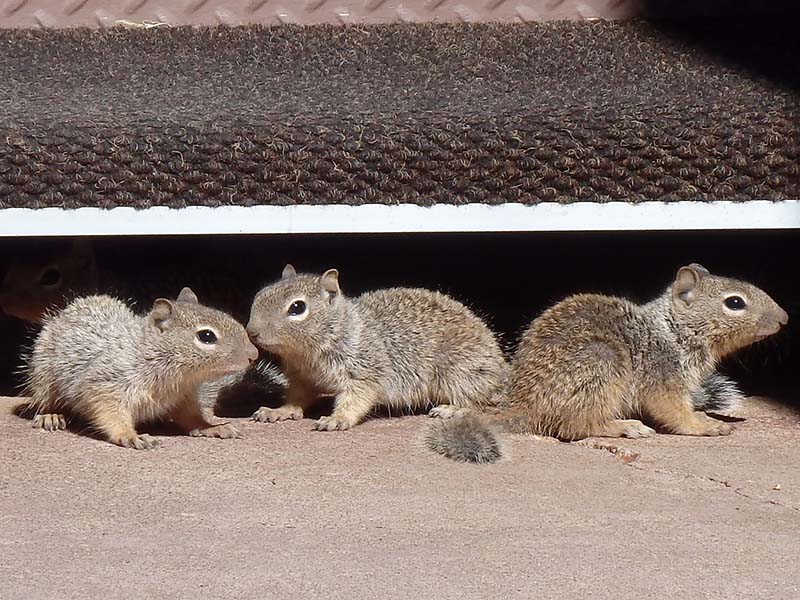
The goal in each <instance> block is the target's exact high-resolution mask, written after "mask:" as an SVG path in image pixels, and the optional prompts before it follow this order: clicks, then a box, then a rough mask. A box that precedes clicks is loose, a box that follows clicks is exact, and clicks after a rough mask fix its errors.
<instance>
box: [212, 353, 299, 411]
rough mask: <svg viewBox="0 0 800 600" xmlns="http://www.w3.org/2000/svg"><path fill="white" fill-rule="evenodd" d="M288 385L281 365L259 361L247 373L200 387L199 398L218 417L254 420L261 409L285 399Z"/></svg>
mask: <svg viewBox="0 0 800 600" xmlns="http://www.w3.org/2000/svg"><path fill="white" fill-rule="evenodd" d="M288 383H289V382H288V380H287V379H286V376H285V375H284V374H283V371H282V370H281V369H280V367H279V366H278V365H276V364H275V363H274V362H272V361H270V360H265V359H259V360H257V361H256V362H255V363H253V364H252V365H250V367H249V368H248V369H247V370H245V371H242V372H240V373H235V374H233V375H227V376H225V377H223V378H221V379H215V380H214V381H209V382H207V383H202V384H200V387H199V389H198V390H197V396H198V399H199V401H200V404H201V406H203V408H205V409H208V410H210V411H212V412H213V413H214V414H216V415H220V416H250V415H251V414H252V413H253V411H254V410H255V409H256V408H257V407H258V406H261V405H262V404H267V403H269V404H274V403H275V401H276V400H277V399H280V398H283V395H284V394H285V393H286V386H287V385H288Z"/></svg>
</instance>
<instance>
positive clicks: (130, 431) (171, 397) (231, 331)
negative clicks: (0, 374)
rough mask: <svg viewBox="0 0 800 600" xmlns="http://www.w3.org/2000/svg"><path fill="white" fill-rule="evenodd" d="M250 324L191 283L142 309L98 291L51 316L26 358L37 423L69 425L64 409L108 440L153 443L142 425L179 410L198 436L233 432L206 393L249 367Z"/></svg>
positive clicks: (180, 420)
mask: <svg viewBox="0 0 800 600" xmlns="http://www.w3.org/2000/svg"><path fill="white" fill-rule="evenodd" d="M257 354H258V352H257V350H256V348H255V347H254V346H253V345H252V344H251V343H250V341H249V340H248V338H247V334H246V333H245V330H244V328H243V327H242V326H241V325H240V324H239V323H237V322H236V321H235V320H234V319H233V318H232V317H230V316H228V315H227V314H225V313H223V312H220V311H217V310H214V309H212V308H208V307H205V306H201V305H200V304H199V303H198V300H197V296H195V294H194V293H193V292H192V290H190V289H189V288H183V290H182V291H181V293H180V295H179V296H178V298H177V300H176V301H174V302H172V301H170V300H166V299H164V298H159V299H157V300H156V301H155V302H154V303H153V308H152V310H151V311H150V313H149V314H147V315H144V316H137V315H135V314H134V313H133V312H132V311H131V310H130V308H128V306H127V305H125V304H124V303H123V302H121V301H119V300H117V299H115V298H112V297H110V296H88V297H84V298H79V299H77V300H75V301H73V302H71V303H70V304H69V305H68V306H67V307H66V308H64V309H63V310H62V311H60V312H58V313H55V314H54V315H52V316H48V317H45V319H44V323H43V326H42V330H41V333H40V334H39V335H38V337H37V338H36V340H35V341H34V344H33V349H32V351H31V353H30V355H29V357H28V360H27V364H26V365H25V370H26V375H27V383H26V388H27V393H28V395H29V396H30V397H31V401H30V408H31V409H33V410H35V411H36V416H35V417H34V420H33V426H34V427H36V428H42V429H46V430H55V429H64V428H65V427H66V421H65V418H64V415H63V414H62V412H68V413H70V414H73V415H76V416H80V417H83V418H84V419H86V420H87V421H88V422H89V424H90V425H91V427H92V428H93V429H95V430H96V431H97V432H98V433H100V434H101V435H103V436H104V437H105V438H106V439H107V440H108V441H110V442H112V443H114V444H118V445H120V446H125V447H129V448H137V449H147V448H152V447H153V446H154V445H155V443H156V440H155V439H154V438H152V437H150V436H149V435H147V434H138V433H137V432H136V425H137V424H140V423H143V422H149V421H157V420H164V419H170V420H172V421H173V422H174V423H175V424H176V425H177V426H178V427H180V428H181V429H183V430H185V431H187V432H188V433H189V435H193V436H205V437H220V438H233V437H238V432H237V431H236V429H235V428H234V427H232V426H231V425H228V424H218V425H214V424H212V423H210V422H208V420H206V419H205V417H204V416H203V414H202V412H201V409H200V405H199V403H198V401H197V397H196V393H197V388H198V385H199V384H200V383H201V382H203V381H206V380H209V379H213V378H217V377H222V376H224V375H227V374H230V373H233V372H237V371H241V370H242V369H245V368H247V366H248V365H249V364H250V363H251V362H252V361H253V360H255V358H256V357H257Z"/></svg>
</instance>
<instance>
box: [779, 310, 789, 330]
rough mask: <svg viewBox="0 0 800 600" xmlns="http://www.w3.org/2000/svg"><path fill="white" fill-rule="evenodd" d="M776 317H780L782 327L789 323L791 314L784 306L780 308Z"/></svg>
mask: <svg viewBox="0 0 800 600" xmlns="http://www.w3.org/2000/svg"><path fill="white" fill-rule="evenodd" d="M776 318H777V319H778V323H780V324H781V327H783V326H785V325H788V324H789V314H788V313H787V312H786V311H785V310H783V309H782V308H778V314H777V316H776Z"/></svg>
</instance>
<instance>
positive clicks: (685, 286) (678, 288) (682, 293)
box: [672, 264, 708, 304]
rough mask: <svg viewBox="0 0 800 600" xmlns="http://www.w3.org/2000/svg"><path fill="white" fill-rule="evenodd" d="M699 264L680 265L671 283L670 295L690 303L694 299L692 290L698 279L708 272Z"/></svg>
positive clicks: (698, 281)
mask: <svg viewBox="0 0 800 600" xmlns="http://www.w3.org/2000/svg"><path fill="white" fill-rule="evenodd" d="M697 267H700V265H695V264H691V265H689V266H688V267H681V268H680V269H678V274H677V275H676V276H675V282H674V283H673V284H672V297H673V298H676V299H678V300H682V301H683V302H685V303H686V304H691V303H692V302H693V301H694V296H695V294H694V290H695V288H696V287H697V285H698V284H699V283H700V280H701V279H702V278H703V277H704V276H705V275H707V274H708V271H706V270H705V269H703V267H700V268H699V269H698V268H697Z"/></svg>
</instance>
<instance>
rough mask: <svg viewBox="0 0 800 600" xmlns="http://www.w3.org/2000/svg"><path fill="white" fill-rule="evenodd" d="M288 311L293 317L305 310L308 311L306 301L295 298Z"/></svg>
mask: <svg viewBox="0 0 800 600" xmlns="http://www.w3.org/2000/svg"><path fill="white" fill-rule="evenodd" d="M286 312H287V313H288V314H289V315H290V316H293V317H296V316H297V315H302V314H303V313H304V312H306V303H305V302H303V301H302V300H295V301H294V302H292V304H291V306H289V310H288V311H286Z"/></svg>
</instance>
